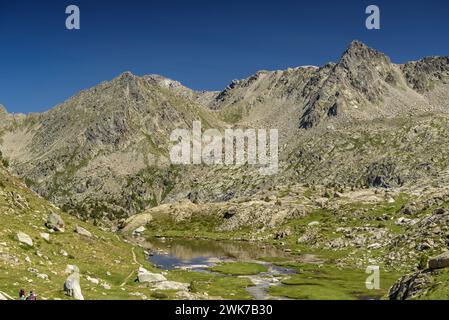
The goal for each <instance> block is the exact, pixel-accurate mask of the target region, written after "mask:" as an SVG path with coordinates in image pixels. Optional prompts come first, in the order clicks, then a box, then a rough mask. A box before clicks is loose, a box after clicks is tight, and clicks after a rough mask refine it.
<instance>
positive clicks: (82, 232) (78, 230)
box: [75, 226, 92, 238]
mask: <svg viewBox="0 0 449 320" xmlns="http://www.w3.org/2000/svg"><path fill="white" fill-rule="evenodd" d="M75 232H76V233H78V234H80V235H82V236H85V237H88V238H91V237H92V233H90V232H89V231H88V230H86V229H84V228H83V227H80V226H76V228H75Z"/></svg>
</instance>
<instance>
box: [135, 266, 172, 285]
mask: <svg viewBox="0 0 449 320" xmlns="http://www.w3.org/2000/svg"><path fill="white" fill-rule="evenodd" d="M137 278H138V279H139V282H141V283H143V282H150V283H151V282H161V281H167V279H166V278H165V277H164V276H163V275H162V274H160V273H151V272H149V271H148V270H147V269H145V268H142V267H140V268H139V271H138V273H137Z"/></svg>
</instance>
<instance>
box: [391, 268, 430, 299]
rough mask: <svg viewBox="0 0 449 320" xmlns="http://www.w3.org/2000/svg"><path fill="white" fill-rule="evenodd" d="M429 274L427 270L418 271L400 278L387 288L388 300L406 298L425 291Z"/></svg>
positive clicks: (422, 293) (414, 296) (417, 295)
mask: <svg viewBox="0 0 449 320" xmlns="http://www.w3.org/2000/svg"><path fill="white" fill-rule="evenodd" d="M429 282H430V275H429V272H428V271H419V272H415V273H413V274H410V275H406V276H403V277H402V278H400V279H399V280H398V281H397V282H396V283H395V284H394V285H393V286H392V287H391V288H390V290H389V292H388V298H389V299H390V300H407V299H411V298H416V297H419V296H421V295H424V294H425V293H426V290H427V289H428V284H429Z"/></svg>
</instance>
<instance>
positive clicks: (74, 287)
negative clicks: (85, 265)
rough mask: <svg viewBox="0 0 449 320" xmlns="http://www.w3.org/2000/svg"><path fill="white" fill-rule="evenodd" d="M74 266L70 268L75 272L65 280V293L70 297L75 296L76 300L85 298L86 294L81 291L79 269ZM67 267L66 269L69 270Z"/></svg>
mask: <svg viewBox="0 0 449 320" xmlns="http://www.w3.org/2000/svg"><path fill="white" fill-rule="evenodd" d="M72 267H74V268H70V269H71V270H73V273H72V274H71V275H70V276H68V277H67V279H66V281H65V282H64V293H65V294H66V295H68V296H69V297H73V298H74V299H76V300H84V296H83V294H82V292H81V286H80V274H79V269H78V267H76V266H72ZM68 269H69V268H68ZM68 269H66V271H67V270H68Z"/></svg>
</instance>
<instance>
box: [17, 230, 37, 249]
mask: <svg viewBox="0 0 449 320" xmlns="http://www.w3.org/2000/svg"><path fill="white" fill-rule="evenodd" d="M16 239H17V241H19V242H20V243H24V244H26V245H28V246H30V247H32V246H33V239H31V237H30V236H29V235H27V234H26V233H23V232H18V233H17V234H16Z"/></svg>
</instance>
